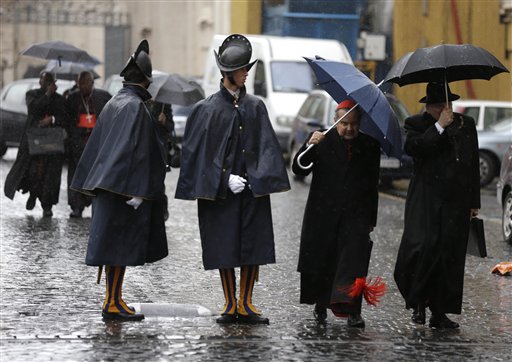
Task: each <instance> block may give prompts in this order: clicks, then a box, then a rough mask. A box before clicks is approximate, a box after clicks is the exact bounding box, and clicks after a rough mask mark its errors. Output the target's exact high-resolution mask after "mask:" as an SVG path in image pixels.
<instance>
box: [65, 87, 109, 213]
mask: <svg viewBox="0 0 512 362" xmlns="http://www.w3.org/2000/svg"><path fill="white" fill-rule="evenodd" d="M90 97H91V98H92V106H93V110H92V111H93V112H94V114H95V115H96V117H99V115H100V114H101V111H102V110H103V107H105V104H107V102H108V101H109V100H110V99H111V98H112V96H111V95H110V93H109V92H107V91H105V90H103V89H97V88H94V89H93V90H92V94H91V95H90ZM67 107H68V108H67V109H68V114H69V117H70V122H69V125H68V128H67V132H68V142H67V146H68V148H67V151H68V204H69V205H70V206H71V207H72V208H75V207H76V208H78V209H82V210H83V208H84V207H85V206H89V205H90V204H91V202H92V200H91V198H90V197H87V196H86V195H84V194H82V193H78V192H77V191H74V190H72V189H70V188H69V186H70V185H71V181H72V180H73V175H74V174H75V169H76V165H77V164H78V161H80V157H81V156H82V153H83V152H84V148H85V145H86V144H87V141H88V140H89V136H90V135H91V132H92V128H84V127H78V123H79V120H80V119H79V117H80V114H81V113H82V114H84V113H86V112H87V111H86V110H85V107H84V101H83V97H82V94H81V93H80V90H75V91H74V92H71V93H70V94H69V96H68V98H67Z"/></svg>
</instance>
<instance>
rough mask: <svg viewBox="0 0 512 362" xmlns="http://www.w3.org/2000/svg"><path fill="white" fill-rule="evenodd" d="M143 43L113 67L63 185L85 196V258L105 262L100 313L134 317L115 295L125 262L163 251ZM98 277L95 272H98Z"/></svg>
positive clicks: (155, 137)
mask: <svg viewBox="0 0 512 362" xmlns="http://www.w3.org/2000/svg"><path fill="white" fill-rule="evenodd" d="M151 71H152V67H151V59H150V57H149V45H148V42H147V41H146V40H143V41H141V43H140V44H139V46H138V47H137V50H135V52H134V53H133V54H132V55H131V56H130V59H129V60H128V62H127V64H126V66H125V67H124V69H123V70H122V71H121V76H123V77H124V82H123V88H122V89H121V90H120V91H119V93H118V94H117V95H116V96H114V97H113V98H112V99H111V100H110V101H109V102H108V103H107V104H106V105H105V107H104V108H103V111H102V112H101V114H100V116H99V118H98V120H97V122H96V126H95V127H94V129H93V131H92V133H91V136H90V138H89V141H88V142H87V145H86V147H85V149H84V152H83V154H82V157H81V159H80V162H79V164H78V165H77V168H76V171H75V175H74V178H73V181H72V184H71V187H72V188H73V189H74V190H77V191H80V192H83V193H85V194H88V195H91V196H93V201H92V222H91V229H90V234H89V244H88V247H87V256H86V260H85V262H86V264H87V265H91V266H99V267H100V273H101V267H102V266H103V265H104V266H105V273H106V284H107V292H106V297H105V302H104V304H103V312H102V315H103V318H104V319H117V320H141V319H143V318H144V316H143V315H142V314H138V313H135V310H134V309H133V308H132V307H129V306H128V305H127V304H126V303H125V302H124V301H123V298H122V284H123V278H124V273H125V269H126V266H135V265H143V264H144V263H150V262H155V261H157V260H160V259H163V258H164V257H166V256H167V254H168V251H167V237H166V233H165V225H164V210H163V207H162V205H161V203H162V200H163V196H164V190H165V185H164V179H165V167H166V165H165V157H166V153H165V148H164V145H163V142H162V141H161V139H160V137H159V133H158V130H157V128H156V127H157V126H156V125H155V122H153V120H152V118H151V115H150V112H149V110H148V109H147V108H146V105H145V104H144V102H145V101H147V100H149V99H150V98H151V95H150V94H149V92H148V91H147V88H148V86H149V84H150V83H151V80H152V79H151ZM98 279H99V278H98Z"/></svg>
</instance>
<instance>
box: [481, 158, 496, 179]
mask: <svg viewBox="0 0 512 362" xmlns="http://www.w3.org/2000/svg"><path fill="white" fill-rule="evenodd" d="M479 157H480V187H485V186H487V185H489V184H490V183H491V182H492V180H493V179H494V176H496V163H495V162H494V160H493V158H492V156H491V155H489V154H488V153H486V152H480V153H479Z"/></svg>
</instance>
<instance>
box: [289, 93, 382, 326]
mask: <svg viewBox="0 0 512 362" xmlns="http://www.w3.org/2000/svg"><path fill="white" fill-rule="evenodd" d="M354 106H355V103H354V102H353V101H351V100H345V101H343V102H341V103H339V104H338V106H337V108H336V112H335V116H334V121H337V120H338V119H339V118H341V117H343V116H344V118H343V119H342V120H341V121H340V122H339V123H338V124H337V125H336V131H332V132H328V133H327V134H325V135H324V134H323V133H322V132H320V131H316V132H314V133H313V134H312V135H311V136H310V137H309V138H308V140H307V142H306V143H305V144H304V145H303V146H302V147H301V149H300V150H299V152H297V154H296V156H295V158H294V160H293V164H292V170H293V172H294V173H295V174H297V175H301V176H307V175H309V174H310V173H311V172H312V173H313V178H312V180H311V186H310V190H309V196H308V201H307V204H306V210H305V212H304V220H303V223H302V233H301V239H300V254H299V265H298V271H299V272H300V302H301V303H305V304H315V308H314V312H313V313H314V316H315V318H316V320H317V321H318V322H320V323H323V322H325V319H326V318H327V308H329V309H331V311H332V312H333V314H334V315H335V316H337V317H346V316H348V320H347V323H348V326H349V327H359V328H363V327H364V326H365V322H364V319H363V318H362V317H361V302H362V297H363V294H364V295H365V297H366V298H367V301H368V302H370V303H372V304H375V303H376V302H377V301H378V297H379V296H381V295H382V294H383V293H384V291H385V289H384V288H385V285H383V284H382V283H374V284H371V285H369V283H367V282H366V276H367V273H368V266H369V262H370V254H371V248H372V241H371V240H370V232H372V231H373V228H374V227H375V225H376V224H377V206H378V198H379V195H378V183H379V170H380V167H379V164H380V146H379V143H378V142H377V141H376V140H374V139H373V138H371V137H369V136H367V135H365V134H362V133H360V132H359V125H360V117H361V114H360V112H361V110H360V109H359V108H355V109H353V110H352V111H350V113H348V111H349V110H350V109H351V108H352V107H354ZM347 113H348V114H347ZM309 144H314V145H316V147H314V148H312V149H311V150H310V151H309V152H308V153H306V154H305V155H304V156H303V157H302V158H301V164H302V163H304V164H309V163H311V162H313V164H314V165H313V167H312V168H310V169H307V170H304V169H302V168H301V167H300V166H299V164H298V161H297V159H298V156H300V154H301V153H302V152H303V151H304V150H305V149H306V148H307V147H308V145H309Z"/></svg>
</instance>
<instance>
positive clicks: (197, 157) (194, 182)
mask: <svg viewBox="0 0 512 362" xmlns="http://www.w3.org/2000/svg"><path fill="white" fill-rule="evenodd" d="M239 127H243V132H240V131H239ZM239 134H241V135H242V137H243V139H240V137H238V135H239ZM239 142H241V143H239ZM237 145H238V146H240V145H243V149H244V151H243V155H244V158H245V167H246V173H247V175H244V176H243V177H244V178H246V179H247V183H248V184H249V185H250V190H247V189H246V190H244V191H243V192H242V193H241V194H240V195H233V194H232V193H231V191H229V190H228V179H229V175H230V174H231V173H232V172H234V173H235V174H236V173H237V172H239V170H234V169H233V168H234V165H233V163H234V162H233V160H234V158H235V153H236V152H238V150H237ZM182 147H183V149H182V161H181V169H180V177H179V179H178V184H177V186H176V198H178V199H184V200H194V199H199V200H198V201H199V223H200V230H201V241H202V244H203V264H204V267H205V269H207V270H209V269H219V268H232V267H238V266H242V265H263V264H269V263H274V262H275V251H274V235H273V230H272V220H271V209H270V196H269V195H270V194H271V193H274V192H282V191H287V190H289V189H290V184H289V181H288V175H287V173H286V167H285V164H284V160H283V158H282V156H281V150H280V148H279V143H278V141H277V138H276V135H275V133H274V131H273V129H272V125H271V124H270V120H269V118H268V113H267V110H266V108H265V106H264V104H263V102H262V101H261V100H260V99H258V98H257V97H255V96H252V95H250V94H246V93H245V88H241V89H240V96H239V99H238V107H234V106H233V97H232V96H231V94H229V92H228V91H227V90H226V89H225V88H224V86H222V85H221V90H220V91H219V92H217V93H215V94H213V95H212V96H210V97H208V98H207V99H205V100H204V101H201V102H199V103H198V104H197V105H196V106H195V108H194V109H193V111H192V113H191V115H190V116H189V118H188V120H187V125H186V129H185V137H184V142H183V145H182ZM276 155H278V156H276ZM236 197H248V198H253V199H254V200H252V202H251V204H252V205H255V206H254V208H252V209H251V211H249V209H247V210H245V212H243V213H242V215H243V218H245V219H244V220H241V217H240V212H241V211H240V210H238V209H236V208H237V206H236V205H238V203H237V202H232V200H234V198H236ZM256 205H257V206H256ZM216 208H218V211H219V212H220V211H222V215H224V216H225V217H220V216H218V215H219V214H218V213H216V211H215V210H217V209H216ZM228 215H229V216H228ZM242 225H245V226H247V227H248V226H250V227H251V228H253V229H254V230H252V231H250V232H248V230H246V229H244V230H243V231H244V232H242V230H241V229H239V227H240V228H241V227H242ZM261 225H264V226H261ZM232 233H235V234H233V235H232Z"/></svg>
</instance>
